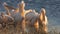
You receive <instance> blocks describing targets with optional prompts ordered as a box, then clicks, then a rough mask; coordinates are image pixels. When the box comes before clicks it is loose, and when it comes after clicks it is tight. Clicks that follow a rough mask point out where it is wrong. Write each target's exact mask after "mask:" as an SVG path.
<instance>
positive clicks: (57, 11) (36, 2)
mask: <svg viewBox="0 0 60 34" xmlns="http://www.w3.org/2000/svg"><path fill="white" fill-rule="evenodd" d="M24 1H25V4H26V7H25V9H36V11H38V12H40V10H41V8H45V9H46V12H47V13H46V15H47V17H48V26H49V27H51V26H56V27H57V26H60V0H24ZM4 2H7V4H8V5H10V6H14V7H15V8H16V7H17V4H18V3H19V2H21V0H0V11H5V9H4V6H3V3H4Z"/></svg>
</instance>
